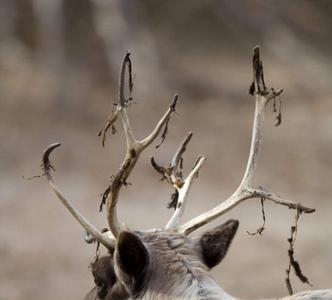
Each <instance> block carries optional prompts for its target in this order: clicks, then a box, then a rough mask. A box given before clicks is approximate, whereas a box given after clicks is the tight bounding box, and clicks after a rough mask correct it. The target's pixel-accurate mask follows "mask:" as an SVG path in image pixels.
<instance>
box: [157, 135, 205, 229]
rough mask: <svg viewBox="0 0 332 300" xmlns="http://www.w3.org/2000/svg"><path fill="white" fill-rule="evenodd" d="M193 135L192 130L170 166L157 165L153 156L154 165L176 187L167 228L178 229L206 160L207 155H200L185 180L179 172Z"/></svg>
mask: <svg viewBox="0 0 332 300" xmlns="http://www.w3.org/2000/svg"><path fill="white" fill-rule="evenodd" d="M191 137H192V133H191V132H190V133H189V134H188V135H187V136H186V138H185V139H184V140H183V141H182V143H181V144H180V146H179V148H178V149H177V150H176V152H175V154H174V156H173V159H172V161H171V163H170V165H169V167H168V168H165V167H160V166H159V165H157V163H156V162H155V160H154V158H153V157H152V158H151V163H152V166H153V167H154V168H155V169H156V171H157V172H158V173H160V174H162V175H163V178H165V179H166V180H167V181H168V183H169V184H171V185H172V186H173V187H174V189H175V193H174V194H173V195H174V197H175V199H172V201H175V202H176V203H175V204H174V208H175V211H174V213H173V215H172V217H171V218H170V220H169V221H168V223H167V224H166V226H165V229H166V230H177V228H178V227H179V224H180V222H181V219H182V216H183V213H184V210H185V207H186V202H187V196H188V193H189V190H190V187H191V185H192V182H193V180H194V178H195V177H196V176H197V174H198V172H199V170H200V168H201V167H202V165H203V162H204V160H205V157H203V156H199V157H198V159H197V161H196V163H195V166H194V168H193V169H192V171H191V172H190V173H189V175H188V176H187V178H186V179H185V180H184V179H183V178H182V172H179V171H178V169H179V166H180V165H181V162H182V155H183V153H184V152H185V151H186V147H187V145H188V143H189V141H190V139H191ZM170 206H173V204H172V203H171V205H170Z"/></svg>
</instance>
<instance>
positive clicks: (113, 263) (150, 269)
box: [86, 220, 239, 300]
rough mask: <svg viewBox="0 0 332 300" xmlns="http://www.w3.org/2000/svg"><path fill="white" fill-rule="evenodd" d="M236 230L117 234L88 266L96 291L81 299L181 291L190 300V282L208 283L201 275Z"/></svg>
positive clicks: (231, 224)
mask: <svg viewBox="0 0 332 300" xmlns="http://www.w3.org/2000/svg"><path fill="white" fill-rule="evenodd" d="M238 225H239V222H238V221H236V220H229V221H228V222H226V223H224V224H223V225H221V226H218V227H216V228H214V229H212V230H209V231H207V232H205V233H204V234H202V235H200V236H197V237H193V238H192V237H188V236H186V235H184V234H178V233H171V232H155V233H144V232H134V233H133V232H130V231H122V232H121V233H120V235H119V238H118V242H117V244H116V246H115V249H114V252H113V251H112V253H113V254H112V255H109V256H104V257H102V258H100V259H98V260H97V261H96V262H95V263H94V264H93V266H92V274H93V277H94V280H95V285H96V286H95V287H94V288H93V289H92V290H91V292H90V293H89V294H88V296H87V298H86V299H91V297H92V299H94V297H97V299H100V300H101V299H103V300H104V299H105V300H106V299H113V300H115V299H119V300H120V299H128V298H129V297H130V298H142V297H143V296H144V295H147V294H148V295H149V297H152V296H158V295H164V296H169V297H180V296H181V295H182V296H183V291H185V290H186V291H188V293H192V294H193V295H192V296H194V294H195V292H197V291H195V283H194V282H195V281H196V282H197V283H199V282H203V281H204V280H205V281H206V280H207V279H208V278H209V276H208V274H207V271H208V270H209V269H211V268H213V267H214V266H216V265H217V264H219V263H220V262H221V260H222V259H223V258H224V257H225V255H226V253H227V250H228V248H229V246H230V244H231V242H232V240H233V238H234V236H235V233H236V231H237V228H238ZM196 288H198V286H197V285H196ZM188 296H190V295H188Z"/></svg>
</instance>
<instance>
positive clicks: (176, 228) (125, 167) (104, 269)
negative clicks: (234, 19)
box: [42, 46, 332, 300]
mask: <svg viewBox="0 0 332 300" xmlns="http://www.w3.org/2000/svg"><path fill="white" fill-rule="evenodd" d="M126 70H128V72H129V73H128V74H129V89H130V90H131V89H132V81H131V60H130V54H129V53H127V54H126V56H125V58H124V60H123V63H122V66H121V70H120V79H119V99H118V103H117V106H116V110H115V112H114V114H113V116H112V117H111V118H110V120H109V121H108V122H107V124H106V126H105V128H104V130H103V131H102V132H101V133H100V134H101V135H102V136H103V142H104V141H105V136H106V132H107V130H108V129H109V128H111V127H113V126H114V122H115V121H116V120H117V118H120V119H121V121H122V123H123V128H124V132H125V136H126V142H127V151H126V155H125V158H124V160H123V163H122V165H121V166H120V169H119V170H118V172H117V173H116V175H115V176H114V178H113V180H112V182H111V184H110V186H109V187H108V189H107V190H106V192H105V193H104V196H103V202H104V204H105V205H106V207H107V221H108V225H109V231H106V232H104V231H100V230H98V229H97V228H96V227H95V226H93V225H92V224H90V222H89V221H88V220H87V219H86V218H85V217H84V216H83V215H81V214H80V213H79V212H78V211H77V210H76V208H75V207H74V206H73V205H72V203H71V202H70V201H69V200H67V198H66V197H65V196H64V195H63V193H62V192H61V190H60V189H59V188H58V187H57V186H56V184H55V183H54V180H53V177H52V175H51V170H52V169H53V168H52V165H51V163H50V159H49V156H50V154H51V153H52V151H53V150H54V149H56V148H57V147H59V146H60V144H59V143H55V144H52V145H50V146H49V147H48V148H47V149H46V150H45V151H44V153H43V159H42V161H43V170H44V172H45V175H46V178H47V180H48V182H49V184H50V185H51V187H52V189H53V191H54V192H55V194H56V196H57V197H58V198H59V199H60V201H61V202H62V204H63V205H64V206H65V207H66V208H67V209H68V210H69V212H70V213H71V214H72V215H73V217H74V218H75V219H76V221H78V222H79V223H80V224H81V226H82V227H83V228H84V229H85V231H86V233H87V238H86V241H87V242H91V241H97V242H98V243H100V244H102V245H104V246H105V247H106V249H107V250H108V252H109V255H108V256H104V257H101V258H99V259H98V260H96V261H95V262H94V263H93V265H92V273H93V276H94V279H95V287H94V288H93V289H92V290H91V291H90V292H89V293H88V295H87V296H86V298H85V299H86V300H88V299H99V300H106V299H112V300H123V299H165V300H167V299H184V300H189V299H197V300H205V299H210V300H213V299H220V300H235V299H236V298H235V297H233V296H231V295H229V294H228V293H227V292H225V291H224V290H223V289H222V288H221V287H220V286H219V285H218V284H217V283H216V282H215V281H214V280H213V278H212V277H211V276H210V274H209V270H210V269H211V268H213V267H215V266H216V265H217V264H219V263H220V262H221V261H222V259H223V258H224V257H225V255H226V253H227V251H228V249H229V246H230V244H231V242H232V240H233V238H234V236H235V233H236V231H237V229H238V226H239V221H237V220H229V221H227V222H226V223H224V224H222V225H220V226H218V227H216V228H214V229H212V230H209V231H207V232H205V233H203V234H201V235H198V236H194V237H192V236H190V234H191V233H192V232H193V231H195V230H196V229H198V228H200V227H201V226H203V225H205V224H208V223H210V222H211V221H213V220H215V219H217V218H218V217H220V216H222V215H224V214H226V213H227V212H228V211H230V210H231V209H232V208H234V207H235V206H237V205H239V204H240V203H242V202H243V201H246V200H249V199H253V198H258V199H263V200H269V201H272V202H274V203H276V204H279V205H283V206H286V207H288V208H290V209H294V210H295V211H296V212H297V217H298V216H299V215H300V214H301V213H312V212H314V211H315V210H314V209H313V208H309V207H306V206H303V205H302V204H300V203H295V202H293V201H291V200H287V199H284V198H281V197H279V196H277V195H276V194H274V193H272V192H269V191H266V190H264V189H262V188H255V187H254V186H253V178H254V174H255V171H256V168H257V163H258V156H259V152H260V148H261V140H262V128H263V120H264V112H265V108H266V106H267V105H268V104H269V103H270V102H271V101H276V99H277V97H278V96H279V95H280V94H281V93H282V89H280V90H277V91H275V90H274V89H273V88H267V87H266V85H265V83H264V80H263V64H262V62H261V60H260V51H259V48H258V46H257V47H256V48H255V49H254V58H253V84H252V85H251V87H250V94H253V95H254V97H255V103H256V105H255V114H254V122H253V129H252V139H251V146H250V153H249V159H248V163H247V167H246V170H245V172H244V175H243V178H242V180H241V183H240V185H239V187H238V188H237V189H236V191H235V192H234V193H233V194H232V195H231V196H230V197H229V198H228V199H226V200H225V201H223V202H221V203H220V204H219V205H218V206H216V207H215V208H212V209H210V210H209V211H207V212H205V213H203V214H201V215H199V216H197V217H195V218H193V219H192V220H190V221H188V222H186V223H184V224H182V223H181V220H182V216H183V213H184V210H185V207H186V204H187V198H188V197H187V196H188V193H189V190H190V187H191V185H192V183H193V181H194V179H195V178H196V177H197V175H198V172H199V170H200V169H201V167H202V165H203V163H204V160H205V158H204V157H203V156H200V157H198V159H197V161H196V163H195V165H194V167H193V169H192V171H191V172H190V173H189V175H188V176H187V177H186V178H184V177H183V174H182V155H183V153H184V152H185V150H186V146H187V144H188V143H189V141H190V139H191V137H192V134H191V133H190V134H189V135H188V136H187V137H186V138H185V139H184V140H183V142H182V143H181V144H180V146H179V148H178V149H177V151H176V152H175V154H174V156H173V158H172V160H171V163H170V164H169V165H168V166H167V167H163V166H160V165H158V164H157V163H156V161H155V159H154V158H152V159H151V163H152V165H153V167H154V168H155V169H156V171H157V172H158V173H160V174H161V175H162V177H163V179H165V180H166V181H167V182H168V183H169V184H170V185H171V186H172V187H173V188H174V190H175V192H174V194H173V195H172V202H171V203H170V206H173V207H174V209H175V210H174V213H173V215H172V216H171V218H170V220H169V221H168V223H167V224H166V225H165V226H164V228H154V229H151V230H145V231H142V230H131V229H130V228H128V227H127V226H126V225H125V224H124V223H122V222H120V221H119V218H118V214H117V203H118V200H119V194H120V191H121V188H122V187H123V186H124V185H126V184H127V179H128V177H129V175H130V173H131V172H132V170H133V169H134V167H135V165H136V162H137V160H138V159H139V157H140V154H141V153H142V152H143V151H144V149H146V148H147V147H148V146H149V145H151V143H152V142H153V141H154V140H155V139H156V138H157V136H158V135H159V134H160V133H161V132H162V129H163V128H165V129H164V132H163V134H162V137H163V139H164V138H165V135H166V131H167V124H168V122H169V120H170V118H171V115H172V114H173V113H174V112H175V108H176V105H177V102H178V96H177V95H176V96H175V97H174V99H173V101H172V102H171V104H170V106H169V108H168V110H167V111H166V113H165V114H164V115H163V116H162V118H161V119H160V121H159V122H158V124H157V125H156V126H155V128H154V129H153V131H152V132H151V133H150V134H149V135H148V136H147V137H146V138H144V139H143V140H137V139H136V138H135V135H134V132H133V130H132V127H131V124H130V119H129V117H128V112H127V108H128V105H129V102H130V98H128V99H126V97H125V73H126ZM280 121H281V119H280V115H278V122H277V123H280ZM263 200H262V201H263ZM292 233H293V234H295V235H296V227H294V228H293V230H292ZM291 250H292V249H291ZM290 266H292V264H291V265H290ZM293 267H294V264H293ZM289 271H290V269H289ZM295 271H299V270H295ZM288 289H289V292H290V294H292V290H291V285H290V282H288ZM282 299H284V300H286V299H288V300H300V299H301V300H314V299H315V300H318V299H319V300H328V299H329V300H331V299H332V289H330V290H316V291H306V292H301V293H298V294H295V295H291V296H288V297H285V298H282Z"/></svg>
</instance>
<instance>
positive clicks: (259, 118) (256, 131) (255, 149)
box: [178, 46, 315, 234]
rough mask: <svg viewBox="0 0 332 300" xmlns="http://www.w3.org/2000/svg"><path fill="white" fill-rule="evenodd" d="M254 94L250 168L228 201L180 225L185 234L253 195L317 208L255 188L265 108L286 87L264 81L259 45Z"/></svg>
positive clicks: (302, 209) (297, 206)
mask: <svg viewBox="0 0 332 300" xmlns="http://www.w3.org/2000/svg"><path fill="white" fill-rule="evenodd" d="M249 93H250V94H252V95H254V96H255V102H256V106H255V116H254V123H253V129H252V138H251V146H250V153H249V158H248V163H247V168H246V171H245V172H244V175H243V178H242V181H241V183H240V185H239V187H238V188H237V190H236V191H235V192H234V193H233V195H231V196H230V197H229V198H228V199H226V200H225V201H224V202H222V203H221V204H219V205H218V206H216V207H215V208H213V209H211V210H209V211H207V212H206V213H203V214H202V215H200V216H198V217H196V218H194V219H192V220H190V221H189V222H187V223H185V224H184V225H182V226H180V227H179V228H178V231H179V232H182V233H184V234H190V233H191V232H193V231H194V230H196V229H197V228H199V227H201V226H203V225H205V224H207V223H209V222H211V221H213V220H215V219H216V218H218V217H220V216H221V215H223V214H225V213H227V212H228V211H230V210H231V209H232V208H234V207H235V206H237V205H239V204H240V203H242V202H243V201H245V200H248V199H252V198H263V199H267V200H270V201H273V202H274V203H276V204H280V205H284V206H287V207H288V208H291V209H297V210H298V211H300V212H305V213H312V212H314V211H315V209H313V208H309V207H305V206H303V205H301V204H300V203H295V202H293V201H290V200H286V199H283V198H281V197H279V196H277V195H275V194H273V193H271V192H268V191H265V190H263V189H262V188H258V189H257V188H254V187H253V178H254V175H255V171H256V168H257V163H258V156H259V151H260V148H261V142H262V130H263V120H264V110H265V107H266V106H267V104H268V103H269V102H270V101H271V100H273V99H276V97H278V96H279V95H280V94H281V93H282V89H280V90H278V91H274V89H272V88H271V89H267V88H266V86H265V82H264V75H263V63H262V61H261V59H260V51H259V46H256V47H255V48H254V54H253V83H252V85H251V87H250V91H249ZM279 123H280V116H279V118H278V123H277V124H276V125H279Z"/></svg>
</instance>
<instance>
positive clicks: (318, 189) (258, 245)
mask: <svg viewBox="0 0 332 300" xmlns="http://www.w3.org/2000/svg"><path fill="white" fill-rule="evenodd" d="M0 16H1V17H0V99H1V100H0V118H1V119H0V124H1V125H0V137H1V145H0V265H1V267H0V299H1V300H21V299H25V300H28V299H48V300H55V299H82V298H83V296H84V295H85V294H86V292H87V291H88V290H89V288H90V287H91V286H92V278H91V276H90V271H89V270H88V265H89V263H90V262H91V261H92V259H93V257H94V253H95V246H90V245H86V244H85V243H84V242H83V232H82V230H81V228H80V227H79V226H78V225H77V224H76V223H75V221H74V220H73V219H72V217H71V216H69V214H68V213H67V211H65V209H64V208H63V207H62V206H61V205H60V204H59V202H58V201H57V199H56V198H55V196H54V195H53V194H52V192H51V191H50V189H49V187H48V185H47V183H46V181H45V180H44V178H40V179H35V180H30V181H28V180H25V179H23V178H22V176H24V177H25V178H26V177H29V176H32V175H36V174H40V173H41V170H40V168H39V165H40V158H41V151H42V149H43V148H45V147H46V146H47V145H49V144H50V143H52V142H55V141H59V142H62V144H63V147H62V148H61V149H60V150H58V151H57V153H56V154H55V155H54V158H53V162H54V164H55V166H56V167H57V173H56V180H57V182H58V184H59V185H60V186H61V187H62V190H63V191H64V192H65V194H66V195H67V196H68V198H70V199H72V200H73V202H74V203H75V205H76V206H77V207H78V208H79V209H80V211H81V212H82V213H83V214H84V215H86V216H87V217H88V218H89V219H90V220H91V221H92V222H94V223H95V224H96V225H97V226H98V227H100V228H102V227H104V226H105V225H106V222H105V216H104V214H103V213H102V214H99V213H98V206H99V202H100V198H99V196H98V195H99V194H100V193H101V192H102V191H103V190H104V189H105V187H106V186H107V184H108V182H109V179H110V176H111V175H112V174H114V173H115V172H116V170H117V168H118V166H119V164H120V162H121V160H122V158H123V154H124V146H125V141H124V137H123V135H122V133H121V130H119V133H118V134H116V135H115V136H111V137H110V138H109V139H108V141H107V143H106V147H105V148H104V149H103V148H102V147H101V143H100V140H99V138H98V137H97V132H98V131H99V129H100V128H101V127H102V126H103V124H104V122H105V120H106V119H107V117H108V115H109V112H110V109H111V107H112V105H111V103H112V102H114V101H116V96H117V76H118V70H119V65H120V63H121V60H122V58H123V55H124V54H125V52H126V51H127V50H129V51H131V52H132V59H133V64H134V66H133V67H134V75H135V82H134V84H135V87H134V94H133V96H134V99H135V102H136V104H135V105H132V106H131V108H130V114H131V117H132V119H133V123H134V127H135V132H136V133H137V136H138V137H143V136H144V135H145V134H147V133H148V132H149V131H150V130H151V128H152V127H153V126H154V124H155V123H156V122H157V120H158V118H159V117H160V116H161V114H162V113H163V112H164V111H165V109H166V108H167V106H168V104H169V102H170V100H171V99H172V97H173V95H174V93H179V94H180V103H179V106H178V115H175V116H174V118H173V119H172V121H171V123H170V126H169V135H168V137H167V140H166V142H165V143H164V144H163V146H162V147H161V148H160V149H158V150H156V149H155V148H154V147H151V148H150V149H149V150H148V151H147V152H146V153H145V154H144V155H143V157H142V159H141V161H140V163H139V164H138V165H137V167H136V169H135V171H134V173H133V174H132V176H131V178H130V181H131V183H132V185H131V186H129V187H128V188H126V189H125V190H124V191H123V193H122V195H121V201H120V202H121V203H120V215H121V218H122V219H124V220H125V221H126V222H127V223H128V224H129V226H130V227H132V228H137V229H138V228H149V227H155V226H162V225H163V224H165V222H166V220H167V219H168V218H169V216H170V214H171V211H169V210H167V209H166V205H167V202H168V200H169V196H170V194H171V192H172V191H171V189H170V188H169V187H168V186H167V185H166V183H164V182H162V183H161V182H160V181H159V176H157V175H156V174H155V171H154V170H153V169H152V168H151V166H150V164H149V157H150V156H151V155H154V156H155V157H156V159H157V160H158V161H159V162H161V163H165V164H166V163H167V162H168V161H169V159H170V157H171V155H172V154H173V152H174V151H175V149H176V147H177V145H178V143H179V141H181V140H182V138H183V137H184V136H185V135H186V134H187V132H188V131H190V130H191V131H193V132H194V138H193V140H192V142H191V144H190V146H189V150H188V151H187V153H186V155H185V162H186V167H187V170H189V169H190V168H191V166H192V164H193V163H194V161H195V158H196V156H197V155H199V154H204V155H206V156H207V158H208V160H207V161H206V163H205V165H204V166H203V169H202V171H201V174H200V178H199V180H197V181H196V182H195V184H194V187H193V189H192V191H191V194H190V203H189V205H188V211H187V213H186V216H185V217H186V219H189V218H190V217H193V216H195V215H197V214H199V213H201V212H203V211H204V210H207V209H208V208H212V207H213V206H215V205H217V204H218V203H219V202H220V201H222V200H223V199H225V198H226V197H227V196H229V195H230V194H231V193H232V192H233V191H234V190H235V189H236V187H237V184H238V183H239V181H240V179H241V176H242V174H243V172H244V168H245V164H246V160H247V155H248V149H249V143H250V133H251V122H252V116H253V109H254V102H253V99H252V97H250V96H249V95H248V88H249V83H250V80H251V49H252V48H253V46H254V45H256V44H260V45H261V47H262V55H263V59H264V63H265V79H266V82H267V84H268V85H269V86H273V87H275V88H280V87H282V88H284V89H285V91H284V93H283V95H282V100H283V106H282V113H283V115H282V117H283V122H282V124H281V126H280V127H277V128H275V127H274V122H275V119H274V118H275V115H274V114H273V113H272V107H271V108H270V110H269V111H268V113H267V118H266V124H265V125H266V126H265V132H264V142H263V149H262V155H261V157H260V165H259V170H258V173H257V177H256V183H257V185H262V186H263V187H265V188H267V189H269V190H271V191H274V192H276V193H278V194H280V195H282V196H284V197H286V198H289V199H292V200H294V201H301V202H302V203H304V204H305V205H307V206H313V207H315V208H317V212H316V213H315V214H312V215H306V216H302V217H301V219H300V224H299V225H300V226H299V234H298V240H297V243H296V257H297V258H298V260H299V261H300V262H301V265H302V268H303V272H304V273H305V274H306V275H307V276H308V277H309V279H310V281H311V282H312V284H313V285H314V288H317V289H320V288H328V287H330V288H331V287H332V221H331V217H332V199H331V193H332V187H331V178H332V176H331V175H332V171H331V168H332V117H331V113H332V99H331V94H332V87H331V80H332V64H331V51H332V40H331V36H332V35H331V34H332V2H331V1H328V0H326V1H318V0H317V1H277V0H276V1H252V0H243V1H202V0H192V1H161V0H149V1H148V0H144V1H129V0H122V1H120V0H118V1H116V0H114V1H112V0H52V1H49V0H1V1H0ZM118 129H121V128H120V126H118ZM266 216H267V224H266V230H265V231H264V234H263V236H262V237H260V236H254V237H252V236H249V235H248V234H247V233H246V231H247V230H249V231H254V230H255V229H256V228H258V227H259V226H260V225H261V222H262V221H261V219H262V217H261V213H260V205H259V201H255V200H253V201H249V202H248V203H244V204H242V205H240V206H239V207H237V208H236V209H234V210H233V211H232V212H231V213H229V215H228V216H224V217H223V218H222V219H220V220H218V221H217V222H215V223H214V224H211V225H210V226H213V225H217V224H218V223H221V222H222V221H224V220H226V219H227V218H230V217H233V218H238V219H239V220H240V222H241V227H240V230H239V233H238V235H237V237H236V240H235V241H234V243H233V245H232V247H231V250H230V252H229V254H228V256H227V258H226V259H225V261H224V262H223V263H222V264H221V265H220V266H218V267H217V268H216V269H215V270H213V274H214V276H215V278H216V280H217V281H218V283H220V285H222V286H223V287H224V288H225V289H226V291H228V292H229V293H231V294H233V295H235V296H238V297H242V298H259V297H272V296H282V295H286V293H287V292H286V288H285V284H284V278H285V269H286V267H287V264H288V258H287V247H288V244H287V238H288V236H289V230H290V226H291V225H292V224H293V222H294V211H290V210H288V209H287V208H284V207H279V206H275V205H272V204H270V203H268V204H267V205H266ZM293 283H294V289H295V290H296V291H299V290H303V289H306V288H308V287H307V286H303V285H302V284H300V283H298V280H297V279H294V277H293Z"/></svg>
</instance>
